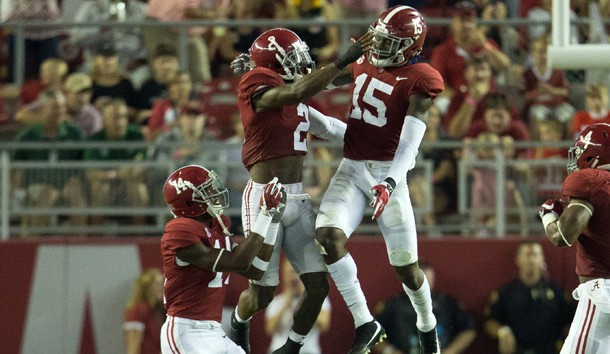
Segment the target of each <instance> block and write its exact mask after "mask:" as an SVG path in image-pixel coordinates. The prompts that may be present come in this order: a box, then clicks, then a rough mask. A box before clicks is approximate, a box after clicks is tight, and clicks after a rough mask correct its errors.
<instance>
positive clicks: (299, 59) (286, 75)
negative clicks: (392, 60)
mask: <svg viewBox="0 0 610 354" xmlns="http://www.w3.org/2000/svg"><path fill="white" fill-rule="evenodd" d="M372 43H373V36H372V34H371V33H367V34H365V35H364V36H362V37H361V38H360V39H359V40H358V41H356V42H355V43H353V44H352V45H351V46H350V47H349V48H348V50H347V51H346V52H345V53H344V54H343V55H342V56H340V57H339V59H337V60H336V61H335V62H333V63H332V64H329V65H327V66H325V67H323V68H321V69H320V70H316V71H313V72H311V69H312V67H313V64H314V62H313V60H311V56H310V53H309V48H308V47H307V45H306V44H305V42H303V41H302V40H301V39H300V38H299V36H297V35H296V34H295V33H294V32H292V31H290V30H288V29H284V28H274V29H271V30H268V31H266V32H264V33H263V34H261V35H260V36H259V37H258V38H257V39H256V40H255V41H254V43H252V46H251V47H250V50H249V54H243V55H240V56H239V57H238V58H236V60H235V61H234V62H233V63H232V66H235V65H237V64H238V63H240V62H241V63H245V60H246V59H247V60H250V59H251V62H250V63H253V65H252V66H250V65H248V66H247V69H251V70H249V71H248V72H247V73H246V74H244V75H243V76H242V78H241V80H240V82H239V85H238V88H237V106H238V108H239V113H240V116H241V120H242V124H243V127H244V135H245V136H244V143H243V145H242V163H243V164H244V166H245V167H246V169H247V170H248V171H249V173H250V180H249V181H248V183H247V185H246V189H245V190H244V197H243V201H244V203H243V204H242V224H243V228H244V233H245V234H246V236H247V235H248V233H249V232H250V229H251V227H252V221H253V220H255V219H256V217H257V216H256V215H257V214H258V195H260V193H261V192H262V188H263V186H264V185H263V183H264V182H265V181H266V180H268V179H269V177H270V175H271V174H273V175H274V176H275V175H277V177H278V178H279V180H280V181H281V182H282V183H283V184H284V186H285V187H286V190H287V191H288V193H289V194H290V195H291V196H292V197H291V198H290V200H289V201H288V205H287V207H286V209H287V211H286V214H285V215H284V219H283V220H282V228H281V229H280V235H279V236H278V242H277V245H276V246H275V247H274V248H273V247H264V249H263V250H262V251H261V252H263V253H272V256H271V257H272V258H271V262H270V264H269V267H268V269H267V270H266V272H265V274H264V275H263V277H262V279H261V280H260V281H252V282H250V284H249V286H248V289H247V290H245V291H243V292H242V293H241V295H240V297H239V303H238V304H237V307H236V308H235V311H234V312H233V315H232V316H231V332H230V334H229V335H230V337H231V338H232V339H234V340H235V342H236V343H238V344H239V345H240V346H242V348H244V349H245V351H246V352H249V320H250V318H251V317H252V316H253V315H254V314H255V313H256V312H258V311H259V310H262V309H264V308H266V307H267V306H268V305H269V303H270V302H271V300H272V299H273V294H274V293H275V289H276V287H277V286H278V285H279V264H280V252H281V251H282V250H283V251H284V253H285V254H286V258H287V259H288V260H289V261H290V263H291V264H292V266H293V267H294V269H295V271H296V272H297V273H298V274H299V276H300V278H301V281H302V282H303V285H304V286H305V292H304V293H303V294H302V295H301V299H300V300H299V306H298V308H297V310H296V311H295V313H294V317H293V319H294V322H293V325H292V328H291V330H290V333H289V335H288V340H287V341H286V343H285V344H284V346H282V347H281V348H279V349H277V350H276V351H275V352H274V353H298V352H299V350H300V348H301V347H302V345H303V342H304V341H305V337H306V336H307V334H308V333H309V331H310V330H311V328H312V327H313V325H314V323H315V321H316V319H317V317H318V314H319V312H320V308H321V306H322V304H323V303H324V299H325V298H326V296H327V295H328V291H329V284H328V270H327V268H326V264H325V263H324V259H323V258H322V255H321V254H320V250H319V247H318V245H317V244H316V241H315V239H314V237H313V235H314V233H315V230H314V226H315V212H314V210H313V206H312V204H311V200H310V198H309V196H308V195H307V194H305V193H304V190H303V163H304V156H305V155H306V154H307V152H308V150H307V134H308V133H312V134H314V135H317V136H318V137H321V138H323V139H329V140H334V141H342V140H343V136H344V133H345V123H343V122H341V121H339V120H338V119H332V118H329V117H327V116H325V115H324V114H322V113H320V112H319V111H317V110H316V109H315V108H314V107H312V106H311V101H310V100H309V98H311V97H312V96H313V95H315V94H316V93H318V92H320V91H321V90H323V89H324V88H326V87H328V86H329V85H330V84H331V82H332V81H333V79H335V78H336V77H337V76H338V75H339V74H340V73H341V72H342V70H343V69H345V68H346V67H347V66H348V64H350V63H352V62H354V61H356V60H358V59H359V58H362V54H363V53H364V52H365V51H367V50H368V49H370V46H371V45H372ZM240 71H241V68H240Z"/></svg>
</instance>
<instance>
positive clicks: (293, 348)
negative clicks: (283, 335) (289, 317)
mask: <svg viewBox="0 0 610 354" xmlns="http://www.w3.org/2000/svg"><path fill="white" fill-rule="evenodd" d="M301 347H302V345H301V344H299V343H297V342H294V341H292V340H290V339H288V340H287V341H286V343H285V344H284V345H282V346H281V347H280V348H278V349H276V350H274V351H273V353H271V354H299V351H300V350H301Z"/></svg>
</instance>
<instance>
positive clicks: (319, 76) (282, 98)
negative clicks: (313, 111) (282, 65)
mask: <svg viewBox="0 0 610 354" xmlns="http://www.w3.org/2000/svg"><path fill="white" fill-rule="evenodd" d="M372 45H373V34H372V33H371V32H367V33H366V34H364V35H363V36H362V37H360V38H359V39H358V40H357V41H356V42H355V43H353V44H352V45H351V46H350V47H349V48H348V50H347V51H346V52H345V53H344V54H343V55H342V56H341V57H340V58H339V59H337V60H336V61H335V62H334V63H332V64H330V65H327V66H325V67H323V68H321V69H320V70H316V71H314V72H313V73H311V74H308V75H305V76H304V77H303V78H301V79H299V80H297V81H296V82H294V83H291V84H288V85H286V86H278V87H274V88H271V89H269V90H267V91H265V92H264V93H263V94H261V95H260V96H258V97H254V98H253V101H254V102H253V104H254V107H255V109H256V112H263V111H266V110H268V109H271V108H277V107H281V106H286V105H291V104H297V103H299V102H302V101H303V100H304V99H306V98H309V97H312V96H314V95H315V94H316V93H318V92H320V91H322V90H324V89H325V88H326V87H327V86H328V85H329V84H330V83H331V82H332V81H333V80H334V79H335V78H336V77H337V76H339V75H340V74H341V73H342V72H343V70H344V69H345V68H346V67H347V66H348V65H349V64H351V63H353V62H355V61H356V60H358V58H360V57H361V56H362V55H363V54H364V53H366V52H368V51H369V50H370V49H371V46H372Z"/></svg>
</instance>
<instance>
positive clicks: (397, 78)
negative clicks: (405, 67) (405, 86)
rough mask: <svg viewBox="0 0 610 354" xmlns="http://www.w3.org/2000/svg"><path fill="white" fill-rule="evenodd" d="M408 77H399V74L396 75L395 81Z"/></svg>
mask: <svg viewBox="0 0 610 354" xmlns="http://www.w3.org/2000/svg"><path fill="white" fill-rule="evenodd" d="M406 79H408V77H400V76H396V81H400V80H406Z"/></svg>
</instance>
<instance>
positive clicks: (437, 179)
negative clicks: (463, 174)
mask: <svg viewBox="0 0 610 354" xmlns="http://www.w3.org/2000/svg"><path fill="white" fill-rule="evenodd" d="M440 123H441V112H440V110H439V109H438V107H436V106H435V105H432V106H431V107H430V109H429V110H428V124H427V128H426V132H425V133H424V138H423V142H424V144H423V145H422V147H421V148H420V149H419V151H420V154H421V156H422V158H423V159H424V160H428V161H431V162H432V163H433V170H432V180H431V181H430V180H428V179H427V178H426V175H424V174H423V173H419V170H417V169H415V170H411V171H410V172H409V175H408V180H409V192H410V193H411V200H412V202H413V206H414V207H416V208H422V207H424V206H425V201H426V198H427V197H430V198H431V199H432V210H431V211H430V213H427V214H424V215H423V216H422V221H423V224H424V225H426V226H428V227H434V226H435V225H436V223H437V220H436V217H437V216H438V215H444V214H447V213H449V212H452V211H455V207H456V205H455V202H456V200H457V193H456V191H457V185H456V175H455V171H456V170H455V158H454V156H453V150H448V149H439V148H431V147H428V146H427V145H428V144H430V143H434V142H438V141H442V140H446V139H447V133H445V131H444V130H443V128H442V127H441V124H440ZM428 184H430V185H431V187H432V191H431V192H432V195H431V196H428V191H427V185H428ZM413 323H415V322H413Z"/></svg>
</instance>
